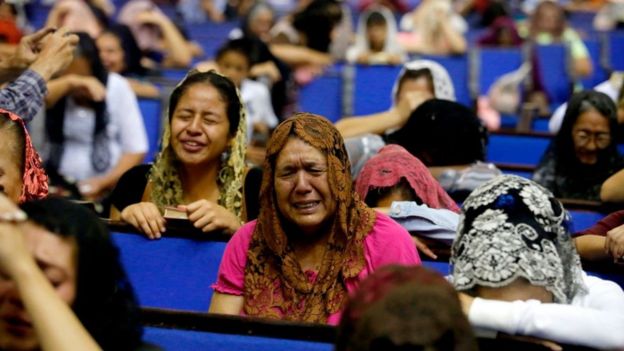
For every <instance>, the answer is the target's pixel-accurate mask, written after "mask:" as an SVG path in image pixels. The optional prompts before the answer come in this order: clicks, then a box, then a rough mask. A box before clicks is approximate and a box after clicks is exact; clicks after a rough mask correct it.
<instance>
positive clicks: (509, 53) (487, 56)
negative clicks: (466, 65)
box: [470, 48, 524, 95]
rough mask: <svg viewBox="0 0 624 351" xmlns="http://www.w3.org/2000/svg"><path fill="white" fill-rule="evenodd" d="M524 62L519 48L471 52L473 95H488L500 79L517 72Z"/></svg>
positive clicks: (484, 49) (487, 49)
mask: <svg viewBox="0 0 624 351" xmlns="http://www.w3.org/2000/svg"><path fill="white" fill-rule="evenodd" d="M523 60H524V57H523V54H522V50H521V49H519V48H517V49H515V48H512V49H501V48H480V49H475V50H474V51H472V52H471V64H470V72H471V74H470V77H471V78H470V79H471V81H472V83H471V87H473V94H475V93H476V94H477V95H487V93H488V90H489V89H490V87H491V86H492V84H494V82H496V80H497V79H498V78H500V77H501V76H503V75H504V74H507V73H510V72H512V71H515V70H517V69H518V68H520V66H521V65H522V62H523Z"/></svg>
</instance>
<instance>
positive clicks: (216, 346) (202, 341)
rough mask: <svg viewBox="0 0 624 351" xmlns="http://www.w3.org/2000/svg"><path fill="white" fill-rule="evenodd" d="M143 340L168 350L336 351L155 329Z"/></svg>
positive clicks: (303, 344)
mask: <svg viewBox="0 0 624 351" xmlns="http://www.w3.org/2000/svg"><path fill="white" fill-rule="evenodd" d="M144 340H145V341H147V342H149V343H153V344H156V345H159V346H160V347H162V348H163V349H164V350H167V351H178V350H179V351H188V350H210V351H232V350H240V351H278V350H288V351H331V350H333V349H334V347H333V345H332V344H328V343H321V342H311V341H298V340H287V339H274V338H265V337H259V336H247V335H230V334H218V333H208V332H200V331H192V330H180V329H164V328H153V327H149V328H145V336H144Z"/></svg>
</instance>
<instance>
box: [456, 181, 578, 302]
mask: <svg viewBox="0 0 624 351" xmlns="http://www.w3.org/2000/svg"><path fill="white" fill-rule="evenodd" d="M570 223H571V222H570V216H569V214H568V212H567V211H566V210H565V209H564V208H563V205H562V204H561V202H559V201H558V200H557V199H555V197H554V196H553V195H552V194H551V193H550V192H549V191H548V190H546V189H545V188H543V187H542V186H540V185H538V184H537V183H535V182H533V181H530V180H528V179H525V178H521V177H518V176H512V175H503V176H499V177H496V178H494V179H493V180H491V181H489V182H487V183H485V184H484V185H482V186H480V187H479V188H477V189H475V190H474V191H473V192H472V194H470V196H469V197H468V198H467V199H466V201H465V202H464V204H463V207H462V214H461V218H460V223H459V227H458V229H457V237H456V238H455V241H454V242H453V246H452V248H451V264H452V266H453V284H454V285H455V288H456V289H457V290H460V291H461V290H469V289H472V288H473V287H475V286H477V285H480V286H486V287H493V288H496V287H503V286H506V285H508V284H510V283H511V282H513V281H514V280H516V279H517V278H520V277H522V278H524V279H526V280H528V281H529V282H530V283H531V284H532V285H536V286H543V287H544V288H546V289H547V290H548V291H550V292H551V293H552V294H553V296H554V301H555V302H557V303H570V302H571V301H572V298H573V297H574V296H576V295H577V294H585V293H586V291H587V288H586V287H585V285H584V283H583V271H582V268H581V263H580V258H579V256H578V253H577V252H576V247H575V246H574V243H573V241H572V238H571V237H570V230H571V228H570Z"/></svg>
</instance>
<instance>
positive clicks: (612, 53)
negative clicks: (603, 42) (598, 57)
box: [606, 30, 624, 71]
mask: <svg viewBox="0 0 624 351" xmlns="http://www.w3.org/2000/svg"><path fill="white" fill-rule="evenodd" d="M606 35H607V58H606V59H607V62H608V63H609V68H610V69H611V70H613V71H624V55H622V51H623V50H624V31H622V30H619V31H613V32H609V33H607V34H606Z"/></svg>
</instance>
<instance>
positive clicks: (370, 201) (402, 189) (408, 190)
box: [364, 178, 423, 207]
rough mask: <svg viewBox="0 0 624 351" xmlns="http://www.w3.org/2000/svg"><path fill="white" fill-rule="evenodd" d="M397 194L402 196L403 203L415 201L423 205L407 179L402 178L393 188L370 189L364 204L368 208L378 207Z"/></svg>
mask: <svg viewBox="0 0 624 351" xmlns="http://www.w3.org/2000/svg"><path fill="white" fill-rule="evenodd" d="M397 192H398V193H400V194H401V198H402V200H403V201H414V202H416V203H418V204H422V203H423V202H422V200H421V199H420V198H419V197H418V195H416V193H415V192H414V189H412V187H411V186H410V184H409V182H408V181H407V179H405V178H401V180H400V181H399V182H398V183H396V184H395V185H393V186H388V187H383V188H371V189H369V191H368V193H367V194H366V199H364V202H366V204H367V205H368V207H378V206H379V205H378V204H379V201H381V199H383V198H385V197H386V196H388V195H391V194H394V193H397Z"/></svg>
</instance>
